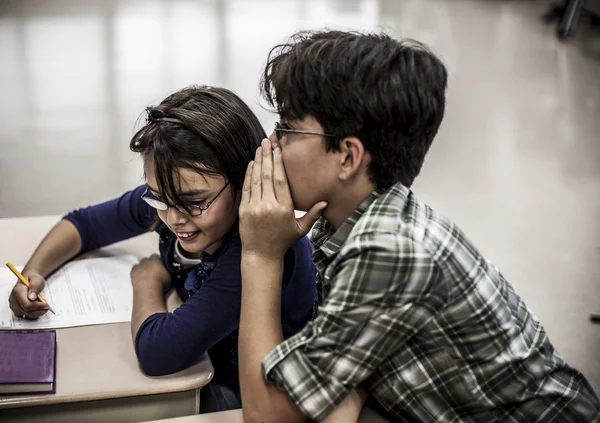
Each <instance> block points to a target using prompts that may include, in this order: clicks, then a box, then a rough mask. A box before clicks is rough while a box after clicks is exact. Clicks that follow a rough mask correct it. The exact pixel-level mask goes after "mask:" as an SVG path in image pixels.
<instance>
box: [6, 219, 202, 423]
mask: <svg viewBox="0 0 600 423" xmlns="http://www.w3.org/2000/svg"><path fill="white" fill-rule="evenodd" d="M59 219H60V216H45V217H32V218H21V219H0V239H1V241H0V263H2V264H3V263H6V262H7V261H12V262H13V263H14V264H15V265H23V264H25V262H26V261H27V259H28V258H29V256H30V255H31V253H32V252H33V250H34V248H35V247H36V246H37V245H38V243H39V242H40V240H41V239H42V238H43V236H44V235H45V234H46V233H47V232H48V230H49V229H50V228H51V227H52V226H53V225H54V224H55V223H56V222H57V221H58V220H59ZM157 247H158V240H157V237H156V234H146V235H143V236H141V237H137V238H134V239H132V240H128V241H125V242H122V243H119V244H115V245H113V246H110V247H108V248H104V249H102V250H100V251H98V252H95V253H94V254H93V256H107V255H117V254H135V255H137V256H139V257H142V256H147V255H150V254H152V253H154V252H156V251H157ZM176 305H177V302H176V301H175V299H174V298H170V300H169V308H170V309H172V308H174V307H176ZM56 334H57V357H56V358H57V362H56V394H52V395H28V396H4V397H0V421H2V422H3V423H9V422H21V423H22V422H27V423H37V422H61V423H62V422H73V423H75V422H86V423H87V422H111V423H112V422H115V423H118V422H123V423H125V422H139V421H143V420H151V419H157V418H159V419H161V418H171V417H179V416H186V415H191V414H195V413H196V412H197V411H198V409H199V401H200V388H202V387H203V386H204V385H206V384H207V383H208V382H209V381H210V379H211V378H212V375H213V368H212V364H211V363H210V360H209V359H208V357H205V358H204V359H203V360H201V361H200V362H199V363H197V364H196V365H194V366H192V367H190V368H189V369H186V370H184V371H182V372H179V373H176V374H174V375H169V376H162V377H149V376H146V375H144V374H143V373H142V371H141V370H140V368H139V366H138V363H137V358H136V356H135V352H134V350H133V343H132V340H131V331H130V325H129V323H116V324H109V325H97V326H83V327H77V328H66V329H57V331H56ZM59 414H60V416H59Z"/></svg>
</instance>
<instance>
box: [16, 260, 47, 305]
mask: <svg viewBox="0 0 600 423" xmlns="http://www.w3.org/2000/svg"><path fill="white" fill-rule="evenodd" d="M6 267H8V268H9V269H10V271H11V272H13V273H14V274H15V276H16V277H17V278H19V281H21V283H22V284H23V285H25V286H26V287H27V288H29V281H28V280H27V279H26V278H25V276H23V275H22V274H21V272H19V271H18V270H17V269H16V268H15V266H13V265H12V263H11V262H8V263H6ZM37 299H38V301H41V302H43V303H46V304H48V301H46V299H45V298H44V297H42V296H41V295H40V294H38V296H37ZM48 310H50V311H51V312H52V314H56V313H55V312H54V310H52V307H51V306H50V304H48Z"/></svg>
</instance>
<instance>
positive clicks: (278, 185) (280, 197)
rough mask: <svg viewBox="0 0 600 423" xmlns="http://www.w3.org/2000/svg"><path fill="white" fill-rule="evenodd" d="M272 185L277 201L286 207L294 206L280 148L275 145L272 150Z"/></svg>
mask: <svg viewBox="0 0 600 423" xmlns="http://www.w3.org/2000/svg"><path fill="white" fill-rule="evenodd" d="M273 186H274V189H275V197H276V198H277V202H278V203H279V204H282V205H284V206H286V207H292V208H293V207H294V204H293V201H292V196H291V194H290V187H289V184H288V179H287V175H286V173H285V167H284V166H283V159H282V158H281V149H280V148H279V147H275V149H274V150H273Z"/></svg>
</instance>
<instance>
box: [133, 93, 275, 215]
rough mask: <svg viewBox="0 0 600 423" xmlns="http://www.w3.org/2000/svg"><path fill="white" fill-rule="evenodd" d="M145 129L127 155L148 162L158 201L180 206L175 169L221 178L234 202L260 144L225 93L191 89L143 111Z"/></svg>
mask: <svg viewBox="0 0 600 423" xmlns="http://www.w3.org/2000/svg"><path fill="white" fill-rule="evenodd" d="M146 112H147V118H146V119H147V123H146V125H145V126H144V127H142V128H141V129H140V130H139V131H138V132H137V133H136V134H135V135H134V136H133V138H132V139H131V142H130V144H129V147H130V148H131V151H133V152H135V153H139V154H141V155H142V157H143V158H144V160H148V159H149V160H152V161H153V162H154V168H155V172H156V181H157V184H158V190H159V193H160V195H161V196H162V197H163V198H164V199H168V201H170V202H172V203H174V204H179V205H182V206H185V202H184V201H183V200H182V199H181V198H180V196H179V195H178V188H179V187H178V185H177V181H178V178H177V176H178V169H180V168H184V169H191V170H193V171H195V172H198V173H200V174H202V175H222V176H224V177H225V179H226V180H227V181H228V182H229V183H230V184H231V186H232V188H233V190H232V191H233V195H234V198H237V196H238V195H239V194H240V192H241V188H242V185H243V182H244V175H245V173H246V168H247V166H248V163H249V162H250V161H251V160H252V159H253V158H254V154H255V152H256V149H257V147H258V146H259V145H260V142H261V140H262V139H263V138H266V134H265V131H264V130H263V128H262V126H261V124H260V122H259V120H258V118H257V117H256V115H255V114H254V113H253V112H252V111H251V110H250V108H249V107H248V106H247V105H246V103H244V102H243V101H242V99H240V98H239V97H238V96H237V95H236V94H234V93H233V92H231V91H229V90H227V89H225V88H215V87H208V86H191V87H187V88H184V89H182V90H180V91H177V92H175V93H173V94H171V95H170V96H168V97H167V98H165V99H164V100H163V101H162V102H161V103H160V104H159V105H158V106H151V107H148V108H147V109H146Z"/></svg>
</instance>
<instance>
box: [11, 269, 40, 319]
mask: <svg viewBox="0 0 600 423" xmlns="http://www.w3.org/2000/svg"><path fill="white" fill-rule="evenodd" d="M23 276H25V278H27V279H28V280H29V288H27V287H26V286H25V285H23V284H22V283H21V282H18V281H17V283H16V284H15V286H14V287H13V289H12V292H11V293H10V297H9V298H8V304H9V306H10V309H11V310H12V311H13V313H15V316H17V317H21V318H28V319H37V318H38V317H40V316H43V315H44V314H46V313H47V312H48V304H46V303H44V302H42V301H37V296H38V294H39V293H40V292H42V290H43V289H44V286H45V285H46V279H44V277H43V276H42V275H40V274H39V273H37V272H28V271H26V270H25V271H24V272H23Z"/></svg>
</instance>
